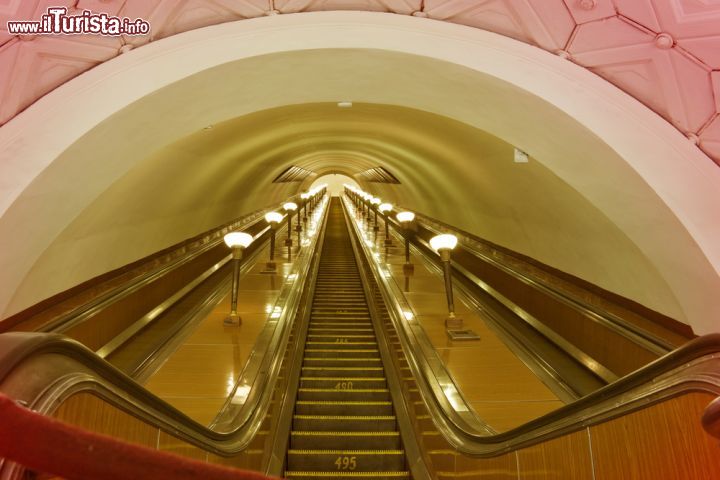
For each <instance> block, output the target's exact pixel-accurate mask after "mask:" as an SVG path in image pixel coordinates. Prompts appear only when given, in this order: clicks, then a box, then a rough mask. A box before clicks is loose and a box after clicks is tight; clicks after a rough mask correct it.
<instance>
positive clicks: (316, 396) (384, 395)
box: [297, 388, 390, 402]
mask: <svg viewBox="0 0 720 480" xmlns="http://www.w3.org/2000/svg"><path fill="white" fill-rule="evenodd" d="M297 398H298V399H300V400H325V401H339V402H342V401H349V400H361V401H379V400H388V399H389V398H390V391H389V390H388V389H387V388H362V389H360V388H355V389H345V390H336V389H334V388H300V389H298V397H297Z"/></svg>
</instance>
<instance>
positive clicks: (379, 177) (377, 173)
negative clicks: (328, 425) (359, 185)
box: [356, 167, 400, 183]
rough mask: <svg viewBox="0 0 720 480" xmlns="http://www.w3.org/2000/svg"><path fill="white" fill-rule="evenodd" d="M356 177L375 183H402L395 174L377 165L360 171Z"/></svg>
mask: <svg viewBox="0 0 720 480" xmlns="http://www.w3.org/2000/svg"><path fill="white" fill-rule="evenodd" d="M356 177H358V178H359V179H361V180H365V181H366V182H373V183H400V181H399V180H398V179H397V178H395V175H393V174H392V173H390V172H388V171H387V170H385V169H384V168H383V167H375V168H371V169H370V170H365V171H364V172H360V173H358V174H357V175H356Z"/></svg>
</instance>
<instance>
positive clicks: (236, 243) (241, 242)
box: [223, 232, 254, 325]
mask: <svg viewBox="0 0 720 480" xmlns="http://www.w3.org/2000/svg"><path fill="white" fill-rule="evenodd" d="M224 240H225V245H227V246H228V247H230V248H231V249H232V261H233V277H232V290H231V291H230V315H229V316H228V317H226V318H225V320H224V321H223V323H225V324H226V325H240V322H241V321H242V319H241V318H240V315H238V313H237V299H238V285H239V283H240V259H242V255H243V250H245V249H246V248H247V247H248V245H250V244H251V243H252V242H253V240H254V238H253V236H252V235H250V234H248V233H244V232H231V233H228V234H227V235H225V237H224Z"/></svg>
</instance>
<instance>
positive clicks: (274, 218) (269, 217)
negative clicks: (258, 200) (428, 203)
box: [265, 212, 283, 223]
mask: <svg viewBox="0 0 720 480" xmlns="http://www.w3.org/2000/svg"><path fill="white" fill-rule="evenodd" d="M282 219H283V215H282V213H278V212H268V213H266V214H265V221H266V222H268V223H278V222H279V221H280V220H282Z"/></svg>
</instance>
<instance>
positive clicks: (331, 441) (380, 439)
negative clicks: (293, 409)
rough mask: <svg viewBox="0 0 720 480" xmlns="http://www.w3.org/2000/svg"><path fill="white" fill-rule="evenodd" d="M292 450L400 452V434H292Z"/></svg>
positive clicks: (315, 432)
mask: <svg viewBox="0 0 720 480" xmlns="http://www.w3.org/2000/svg"><path fill="white" fill-rule="evenodd" d="M290 448H292V449H306V450H308V449H318V450H322V449H326V448H328V449H329V448H339V449H350V448H356V449H359V450H398V449H399V448H400V433H399V432H394V431H372V432H348V431H342V432H340V431H304V430H303V431H301V430H293V431H292V432H290Z"/></svg>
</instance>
